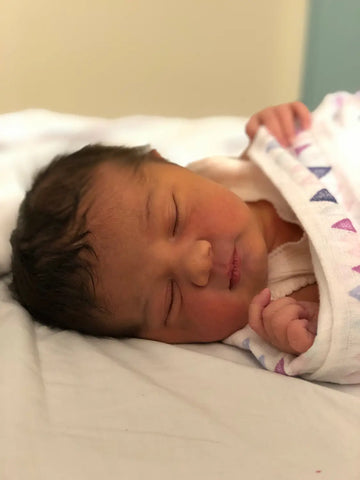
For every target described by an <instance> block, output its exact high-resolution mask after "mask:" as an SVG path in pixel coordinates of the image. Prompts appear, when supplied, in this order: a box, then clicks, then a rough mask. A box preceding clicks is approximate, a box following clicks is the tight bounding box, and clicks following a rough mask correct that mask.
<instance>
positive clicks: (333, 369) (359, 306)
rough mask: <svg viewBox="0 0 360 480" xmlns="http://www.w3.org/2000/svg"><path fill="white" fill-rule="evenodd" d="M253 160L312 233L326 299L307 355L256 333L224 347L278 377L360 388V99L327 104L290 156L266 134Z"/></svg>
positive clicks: (341, 97)
mask: <svg viewBox="0 0 360 480" xmlns="http://www.w3.org/2000/svg"><path fill="white" fill-rule="evenodd" d="M249 156H250V158H251V159H252V161H253V162H254V163H255V164H257V165H258V166H259V167H260V168H261V170H262V171H263V172H264V173H265V175H266V176H267V177H268V178H269V179H270V180H271V181H272V182H273V184H274V185H275V186H276V187H277V188H278V190H279V191H280V193H281V194H282V195H283V197H284V198H285V199H286V200H287V202H288V203H289V205H290V206H291V208H292V209H293V211H294V213H295V214H296V216H297V217H298V219H299V221H300V222H301V224H302V226H303V228H304V229H305V231H306V232H307V234H308V237H309V241H310V251H311V256H312V262H313V266H314V273H315V276H316V280H317V283H318V287H319V293H320V311H319V318H318V333H317V336H316V339H315V342H314V344H313V346H312V347H311V348H310V349H309V350H308V351H307V352H306V353H304V354H302V355H299V356H293V355H290V354H283V353H281V352H279V351H278V350H276V349H275V348H273V347H272V346H270V345H268V344H266V342H264V341H263V340H262V339H261V338H260V337H258V336H257V335H256V334H255V332H253V331H252V330H251V329H250V327H248V326H247V327H245V328H244V329H242V330H240V331H238V332H235V333H234V334H233V335H232V336H231V337H229V338H228V339H226V340H225V343H228V344H231V345H236V346H238V347H241V348H246V349H248V350H251V351H252V352H253V354H254V355H255V356H256V358H257V359H258V360H259V361H260V362H261V363H262V365H263V366H264V367H265V368H267V369H269V370H272V371H275V372H277V373H282V374H285V375H301V376H303V377H304V378H306V379H309V380H320V381H329V382H336V383H359V382H360V202H359V201H360V198H359V195H360V161H359V158H360V95H359V94H355V95H351V94H348V93H345V92H340V93H336V94H332V95H328V96H327V97H325V99H324V101H323V102H322V104H321V105H320V106H319V107H318V108H317V110H316V111H315V112H314V113H313V121H312V127H311V129H310V130H307V131H303V132H299V133H298V135H297V137H296V139H295V142H294V144H293V145H292V147H291V148H290V149H284V148H283V147H281V145H279V143H278V142H277V141H276V140H275V139H274V137H272V135H271V134H270V133H269V132H268V131H267V130H266V129H265V128H261V129H260V130H259V132H258V134H257V137H256V139H255V141H254V143H253V145H252V147H251V148H250V150H249Z"/></svg>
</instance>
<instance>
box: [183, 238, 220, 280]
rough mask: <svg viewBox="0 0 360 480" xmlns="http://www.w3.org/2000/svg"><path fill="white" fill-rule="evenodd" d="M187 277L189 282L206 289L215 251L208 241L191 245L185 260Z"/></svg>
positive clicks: (184, 266)
mask: <svg viewBox="0 0 360 480" xmlns="http://www.w3.org/2000/svg"><path fill="white" fill-rule="evenodd" d="M183 262H184V265H183V268H185V272H186V275H187V276H188V278H189V280H190V281H191V282H192V283H194V284H195V285H197V286H199V287H205V286H206V285H207V284H208V282H209V277H210V273H211V269H212V264H213V251H212V247H211V244H210V242H208V241H207V240H196V241H195V242H194V243H193V244H191V245H190V247H189V250H188V252H187V253H186V255H185V258H184V259H183Z"/></svg>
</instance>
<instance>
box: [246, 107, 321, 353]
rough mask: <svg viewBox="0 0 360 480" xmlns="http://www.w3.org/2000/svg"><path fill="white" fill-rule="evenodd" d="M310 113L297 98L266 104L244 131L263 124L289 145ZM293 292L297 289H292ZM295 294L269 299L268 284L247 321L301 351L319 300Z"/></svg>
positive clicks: (276, 342)
mask: <svg viewBox="0 0 360 480" xmlns="http://www.w3.org/2000/svg"><path fill="white" fill-rule="evenodd" d="M310 125H311V115H310V112H309V110H308V109H307V107H306V106H305V105H304V104H302V103H300V102H293V103H287V104H284V105H279V106H275V107H269V108H266V109H265V110H262V111H260V112H259V113H256V114H255V115H253V116H252V117H251V118H250V120H249V121H248V123H247V125H246V133H247V135H248V136H249V138H250V140H253V139H254V137H255V135H256V132H257V130H258V129H259V127H260V126H265V127H266V128H267V129H268V130H269V131H270V132H271V133H272V135H274V137H275V138H276V139H277V140H278V141H279V143H280V144H281V145H282V146H283V147H285V148H286V147H289V146H290V145H291V143H292V141H293V140H294V137H295V134H296V130H297V128H299V127H301V128H302V129H306V128H309V127H310ZM295 293H296V292H295ZM295 297H296V295H295V294H294V295H292V296H288V297H284V298H280V299H277V300H273V301H272V300H271V293H270V290H269V288H265V289H264V290H262V291H261V292H260V293H259V294H258V295H256V296H255V297H254V298H253V299H252V301H251V303H250V306H249V325H250V327H251V328H252V329H253V330H254V331H255V332H256V333H257V334H258V335H259V336H260V337H261V338H263V339H264V340H265V341H266V342H268V343H270V344H272V345H273V346H275V347H276V348H278V349H279V350H281V351H283V352H286V353H292V354H300V353H304V352H306V351H307V350H308V349H309V348H310V347H311V346H312V344H313V342H314V339H315V336H316V330H317V317H318V311H319V303H318V302H314V301H304V300H298V299H296V298H295Z"/></svg>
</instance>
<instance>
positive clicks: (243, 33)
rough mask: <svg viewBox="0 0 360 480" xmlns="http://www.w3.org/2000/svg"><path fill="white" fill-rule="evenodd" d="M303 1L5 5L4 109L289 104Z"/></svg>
mask: <svg viewBox="0 0 360 480" xmlns="http://www.w3.org/2000/svg"><path fill="white" fill-rule="evenodd" d="M307 2H308V0H180V1H178V0H89V1H85V0H61V1H59V2H56V1H54V0H53V1H49V0H11V1H8V2H4V5H6V6H3V7H2V9H1V10H2V14H1V18H0V56H1V57H0V78H1V79H0V85H1V95H0V113H3V112H6V111H14V110H20V109H24V108H29V107H38V108H48V109H52V110H57V111H63V112H73V113H79V114H86V115H101V116H109V117H112V116H121V115H127V114H134V113H145V114H160V115H182V116H200V115H210V114H235V115H237V114H244V115H247V114H250V113H252V112H253V111H255V110H256V109H259V108H261V107H263V106H266V105H268V104H275V103H280V102H284V101H288V100H293V99H296V98H297V97H298V95H299V87H300V76H301V64H302V52H303V40H304V32H305V23H306V20H305V19H306V10H307Z"/></svg>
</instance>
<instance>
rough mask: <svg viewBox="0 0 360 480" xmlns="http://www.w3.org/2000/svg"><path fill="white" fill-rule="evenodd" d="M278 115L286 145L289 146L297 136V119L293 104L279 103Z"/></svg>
mask: <svg viewBox="0 0 360 480" xmlns="http://www.w3.org/2000/svg"><path fill="white" fill-rule="evenodd" d="M276 115H277V118H278V121H279V123H280V126H281V130H282V135H283V137H284V139H285V142H286V144H285V146H287V147H288V146H290V144H291V143H292V141H293V140H294V138H295V120H294V112H293V110H292V108H291V104H289V103H286V104H284V105H279V106H278V107H277V108H276Z"/></svg>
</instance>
